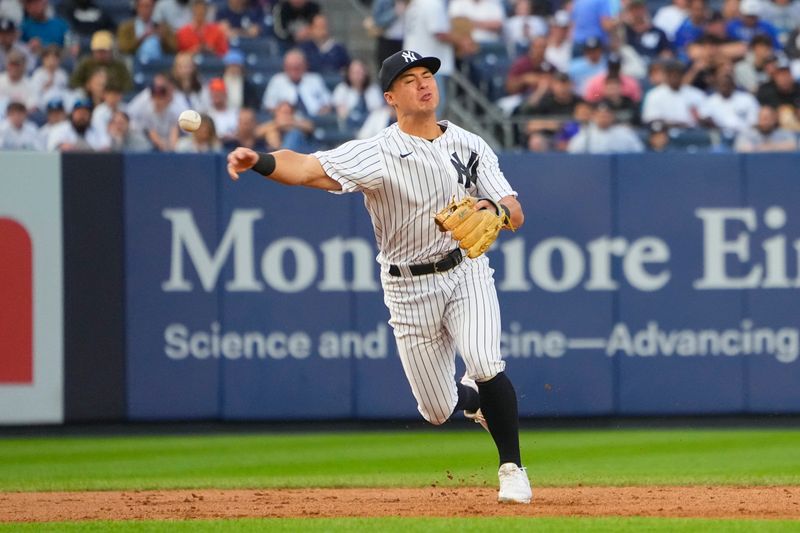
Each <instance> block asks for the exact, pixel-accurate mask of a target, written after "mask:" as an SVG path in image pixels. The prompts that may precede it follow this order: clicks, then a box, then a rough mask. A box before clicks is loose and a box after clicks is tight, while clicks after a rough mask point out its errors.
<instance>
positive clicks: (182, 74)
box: [170, 52, 208, 111]
mask: <svg viewBox="0 0 800 533" xmlns="http://www.w3.org/2000/svg"><path fill="white" fill-rule="evenodd" d="M170 77H171V79H172V84H173V86H174V91H173V94H172V98H173V99H174V100H175V101H176V102H177V103H178V104H180V107H181V108H183V109H194V110H196V111H204V110H205V109H206V107H208V100H207V99H205V98H203V84H202V83H201V82H200V75H199V74H198V73H197V65H195V63H194V59H193V58H192V54H191V53H189V52H178V53H177V54H175V59H174V60H173V61H172V70H171V71H170Z"/></svg>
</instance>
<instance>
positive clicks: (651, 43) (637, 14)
mask: <svg viewBox="0 0 800 533" xmlns="http://www.w3.org/2000/svg"><path fill="white" fill-rule="evenodd" d="M623 20H624V23H625V25H624V29H625V42H626V43H627V44H628V46H630V47H632V48H633V49H634V50H635V51H636V53H637V54H639V56H641V57H642V58H644V59H646V60H647V61H651V60H653V59H655V58H668V57H672V56H674V53H673V51H672V44H671V43H670V42H669V39H668V38H667V35H666V34H665V33H664V31H663V30H661V29H659V28H656V27H655V26H653V24H652V22H651V21H650V13H649V12H648V11H647V4H646V3H645V1H644V0H631V1H630V2H629V3H628V7H627V8H626V9H625V15H624V18H623Z"/></svg>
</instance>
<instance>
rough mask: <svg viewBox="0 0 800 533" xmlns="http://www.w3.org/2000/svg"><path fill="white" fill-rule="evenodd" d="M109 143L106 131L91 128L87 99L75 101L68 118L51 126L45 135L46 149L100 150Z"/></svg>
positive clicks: (90, 109)
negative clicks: (46, 135)
mask: <svg viewBox="0 0 800 533" xmlns="http://www.w3.org/2000/svg"><path fill="white" fill-rule="evenodd" d="M109 145H110V141H109V139H108V136H107V135H106V133H105V132H101V131H97V130H95V129H94V128H92V102H91V101H89V100H88V99H82V100H78V101H76V102H75V104H74V105H73V106H72V112H70V114H69V120H68V121H64V122H61V123H59V124H57V125H55V126H53V128H52V129H51V130H50V134H49V135H48V137H47V150H48V151H53V150H59V151H61V152H69V151H75V150H78V151H100V150H107V149H108V147H109Z"/></svg>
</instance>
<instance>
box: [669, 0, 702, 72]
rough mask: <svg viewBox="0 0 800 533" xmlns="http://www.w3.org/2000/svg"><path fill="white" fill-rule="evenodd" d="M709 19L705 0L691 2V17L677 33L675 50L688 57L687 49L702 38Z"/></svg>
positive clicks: (691, 0) (692, 0)
mask: <svg viewBox="0 0 800 533" xmlns="http://www.w3.org/2000/svg"><path fill="white" fill-rule="evenodd" d="M708 19H709V12H708V8H707V7H706V1H705V0H689V16H688V17H687V18H686V20H684V21H683V24H681V25H680V27H679V28H678V30H677V31H676V32H675V41H674V43H673V44H674V45H675V49H676V51H677V52H678V53H679V55H682V56H683V57H684V58H685V57H686V47H688V46H689V45H690V44H692V43H693V42H695V41H696V40H698V39H699V38H700V37H702V35H703V33H704V31H705V26H706V22H707V21H708Z"/></svg>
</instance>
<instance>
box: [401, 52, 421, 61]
mask: <svg viewBox="0 0 800 533" xmlns="http://www.w3.org/2000/svg"><path fill="white" fill-rule="evenodd" d="M401 55H402V56H403V59H405V60H406V63H411V62H412V61H416V60H417V59H419V58H418V57H417V56H416V55H415V54H414V52H412V51H411V50H403V53H402V54H401Z"/></svg>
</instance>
